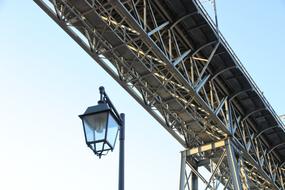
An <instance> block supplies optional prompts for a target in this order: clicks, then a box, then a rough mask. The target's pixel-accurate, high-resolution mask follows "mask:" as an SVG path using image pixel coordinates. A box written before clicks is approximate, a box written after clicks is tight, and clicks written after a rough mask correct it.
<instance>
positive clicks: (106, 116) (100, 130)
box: [79, 86, 125, 190]
mask: <svg viewBox="0 0 285 190" xmlns="http://www.w3.org/2000/svg"><path fill="white" fill-rule="evenodd" d="M99 91H100V100H99V101H98V104H97V105H95V106H91V107H88V108H87V110H86V111H85V112H84V114H82V115H79V117H80V119H81V120H82V124H83V130H84V135H85V141H86V144H87V146H88V147H89V148H90V149H91V150H92V151H93V152H94V153H95V155H97V156H99V158H101V156H102V155H106V154H107V153H108V152H109V151H110V150H111V151H113V150H114V147H115V143H116V139H117V136H118V133H119V134H120V135H119V140H120V150H119V152H120V153H119V154H120V156H119V190H124V152H125V151H124V141H125V114H123V113H121V114H118V112H117V110H116V108H115V107H114V106H113V104H112V102H111V100H110V99H109V97H108V96H107V94H106V92H105V89H104V87H102V86H101V87H100V88H99Z"/></svg>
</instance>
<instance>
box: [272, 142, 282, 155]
mask: <svg viewBox="0 0 285 190" xmlns="http://www.w3.org/2000/svg"><path fill="white" fill-rule="evenodd" d="M282 145H285V142H282V143H279V144H277V145H275V146H274V147H272V148H271V149H270V150H269V151H268V154H270V153H271V152H272V151H273V150H274V149H275V148H278V147H279V146H282Z"/></svg>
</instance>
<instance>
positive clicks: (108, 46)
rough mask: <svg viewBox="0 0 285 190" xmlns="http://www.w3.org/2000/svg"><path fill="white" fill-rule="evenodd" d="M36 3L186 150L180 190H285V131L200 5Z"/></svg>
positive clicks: (174, 1)
mask: <svg viewBox="0 0 285 190" xmlns="http://www.w3.org/2000/svg"><path fill="white" fill-rule="evenodd" d="M34 1H35V2H36V3H37V4H38V5H39V6H40V7H41V8H42V9H43V10H44V11H45V12H46V13H47V14H48V15H49V16H50V17H51V18H52V19H53V20H54V21H55V22H56V23H57V24H58V25H59V26H60V27H61V28H62V29H63V30H64V31H65V32H66V33H67V34H69V36H71V38H72V39H73V40H75V41H76V42H77V43H78V44H79V45H80V46H81V47H82V48H83V49H84V50H85V51H86V52H87V53H88V54H89V55H90V56H91V57H92V58H93V59H94V60H95V61H96V62H97V63H98V64H100V65H101V66H102V67H103V68H104V69H105V70H106V71H107V72H108V73H109V74H110V75H111V76H112V77H113V78H114V79H115V80H116V81H117V82H118V83H119V84H120V85H121V86H122V87H123V88H124V89H125V90H126V91H127V92H128V93H129V94H130V95H131V96H132V97H133V98H134V99H135V100H136V101H137V102H138V103H139V104H140V105H141V106H142V107H144V109H145V110H146V111H147V112H148V113H149V114H151V115H152V116H153V117H154V118H155V119H156V120H157V121H158V122H159V123H160V124H161V125H162V126H163V127H164V128H165V129H166V130H167V131H168V132H169V133H170V134H171V135H172V136H173V137H174V138H175V139H176V140H177V141H179V142H180V143H181V144H182V145H183V146H184V147H185V150H183V151H182V152H181V173H180V185H179V190H183V189H191V190H196V189H198V179H199V180H201V181H202V182H203V183H205V185H206V189H235V190H241V189H285V185H284V180H285V133H284V132H285V130H284V126H283V124H282V122H281V121H280V119H279V117H278V116H277V115H276V113H275V112H274V110H273V109H272V107H271V106H270V104H269V103H268V102H267V100H266V99H265V97H264V96H263V95H262V93H261V92H260V90H259V88H258V87H257V86H256V84H255V83H254V81H253V80H252V78H251V77H250V75H249V74H248V73H247V71H246V70H245V69H244V67H243V66H242V64H241V63H240V61H239V59H238V58H237V56H236V55H235V54H234V52H233V51H232V49H231V48H230V46H229V45H228V43H227V42H226V40H225V39H224V38H223V36H222V34H221V33H220V32H219V30H218V29H217V27H216V25H215V24H214V22H212V20H211V18H210V17H209V16H208V14H207V12H206V11H205V10H204V8H203V6H202V5H201V3H200V2H199V1H198V0H34ZM200 167H205V168H206V169H207V170H208V171H209V172H210V173H211V174H210V175H211V176H210V178H209V179H206V178H205V176H204V175H203V173H200V169H199V168H200ZM199 189H200V188H199Z"/></svg>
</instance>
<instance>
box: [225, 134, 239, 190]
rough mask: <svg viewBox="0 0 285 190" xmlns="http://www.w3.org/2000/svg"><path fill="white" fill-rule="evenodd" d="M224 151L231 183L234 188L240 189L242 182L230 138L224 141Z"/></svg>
mask: <svg viewBox="0 0 285 190" xmlns="http://www.w3.org/2000/svg"><path fill="white" fill-rule="evenodd" d="M226 151H227V159H228V165H229V168H230V172H231V176H232V183H233V185H234V189H235V190H242V183H241V178H240V169H239V166H238V162H237V158H236V155H235V149H234V147H233V145H232V142H231V139H227V141H226Z"/></svg>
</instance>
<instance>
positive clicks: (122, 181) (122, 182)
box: [99, 86, 125, 190]
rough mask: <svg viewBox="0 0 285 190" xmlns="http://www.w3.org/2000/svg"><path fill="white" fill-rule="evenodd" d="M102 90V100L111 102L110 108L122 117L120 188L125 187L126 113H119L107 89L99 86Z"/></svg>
mask: <svg viewBox="0 0 285 190" xmlns="http://www.w3.org/2000/svg"><path fill="white" fill-rule="evenodd" d="M99 91H100V102H104V101H105V102H106V103H108V104H109V106H110V108H111V109H112V110H113V111H114V113H115V114H116V116H118V117H119V119H120V129H119V130H120V134H119V135H120V136H119V141H120V147H119V149H120V150H119V186H118V189H119V190H124V189H125V114H124V113H121V114H120V115H119V114H118V112H117V110H116V108H115V107H114V106H113V104H112V102H111V100H110V99H109V97H108V95H107V94H106V92H105V89H104V87H103V86H101V87H100V88H99Z"/></svg>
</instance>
